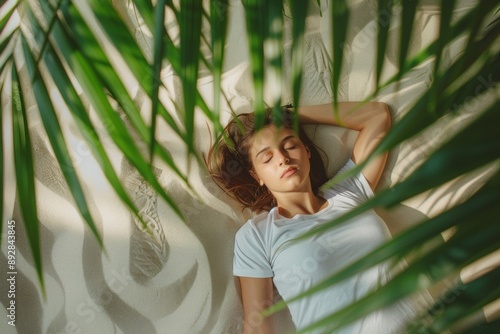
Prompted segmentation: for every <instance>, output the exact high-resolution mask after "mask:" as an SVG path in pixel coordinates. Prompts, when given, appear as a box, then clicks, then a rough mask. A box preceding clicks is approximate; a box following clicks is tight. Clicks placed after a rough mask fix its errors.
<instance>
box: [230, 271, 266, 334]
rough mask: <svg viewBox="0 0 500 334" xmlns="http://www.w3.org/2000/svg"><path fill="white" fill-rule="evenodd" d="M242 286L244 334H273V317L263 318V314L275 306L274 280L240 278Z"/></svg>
mask: <svg viewBox="0 0 500 334" xmlns="http://www.w3.org/2000/svg"><path fill="white" fill-rule="evenodd" d="M239 279H240V285H241V299H242V301H243V312H244V316H245V322H244V327H243V333H244V334H273V333H274V320H273V317H272V316H270V317H267V318H264V319H263V318H262V317H261V313H262V311H264V310H265V309H266V308H268V307H269V306H271V305H272V304H273V300H274V286H273V279H272V278H271V277H269V278H253V277H239Z"/></svg>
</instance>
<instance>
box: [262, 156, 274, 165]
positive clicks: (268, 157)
mask: <svg viewBox="0 0 500 334" xmlns="http://www.w3.org/2000/svg"><path fill="white" fill-rule="evenodd" d="M272 158H273V156H272V155H267V156H265V157H264V160H263V161H262V162H263V163H265V164H267V163H268V162H270V161H271V159H272Z"/></svg>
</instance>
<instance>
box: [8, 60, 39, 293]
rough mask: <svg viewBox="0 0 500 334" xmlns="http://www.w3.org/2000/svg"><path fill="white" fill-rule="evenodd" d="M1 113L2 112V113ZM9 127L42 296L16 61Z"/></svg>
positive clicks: (30, 157)
mask: <svg viewBox="0 0 500 334" xmlns="http://www.w3.org/2000/svg"><path fill="white" fill-rule="evenodd" d="M2 116H3V115H2ZM12 129H13V136H14V138H13V143H14V165H15V168H16V185H17V197H18V199H19V206H20V209H21V214H22V216H23V218H24V226H25V228H26V234H27V238H28V241H29V244H30V248H31V255H32V256H33V260H34V262H35V269H36V272H37V275H38V281H39V282H40V286H41V288H42V292H43V294H44V295H45V287H44V280H43V275H42V257H41V252H40V250H41V249H40V232H39V228H38V211H37V206H36V189H35V175H34V174H35V173H34V170H33V150H32V148H31V139H30V134H29V127H28V122H27V114H26V108H25V106H24V98H23V93H22V90H21V88H20V83H19V77H18V75H17V69H16V64H15V62H13V63H12Z"/></svg>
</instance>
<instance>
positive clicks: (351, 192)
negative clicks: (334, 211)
mask: <svg viewBox="0 0 500 334" xmlns="http://www.w3.org/2000/svg"><path fill="white" fill-rule="evenodd" d="M355 167H356V164H355V163H354V162H353V161H352V160H349V161H347V163H346V164H345V165H344V167H342V168H341V169H340V170H339V171H338V172H337V174H335V176H334V178H335V177H336V176H338V175H341V174H342V173H345V172H347V171H349V170H351V169H353V168H355ZM329 183H331V180H330V181H328V182H327V183H326V184H325V185H324V186H323V187H322V191H323V193H324V194H325V195H326V196H327V197H333V196H335V195H338V194H342V195H343V196H345V197H348V198H350V199H352V200H354V201H355V202H357V203H358V204H359V203H362V202H365V201H367V200H368V199H369V198H370V197H372V196H374V193H373V190H372V188H371V187H370V185H369V184H368V181H367V180H366V178H365V176H364V175H363V173H357V174H354V175H351V176H349V177H347V178H345V179H343V180H342V181H340V182H339V183H336V184H333V186H329V187H328V185H329Z"/></svg>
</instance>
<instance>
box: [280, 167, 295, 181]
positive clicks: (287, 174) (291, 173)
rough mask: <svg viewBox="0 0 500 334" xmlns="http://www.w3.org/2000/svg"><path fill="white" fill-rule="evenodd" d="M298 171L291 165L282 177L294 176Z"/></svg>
mask: <svg viewBox="0 0 500 334" xmlns="http://www.w3.org/2000/svg"><path fill="white" fill-rule="evenodd" d="M296 172H297V168H293V167H289V168H287V169H286V170H285V172H284V173H283V174H282V175H281V178H284V177H289V176H292V175H293V174H295V173H296Z"/></svg>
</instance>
